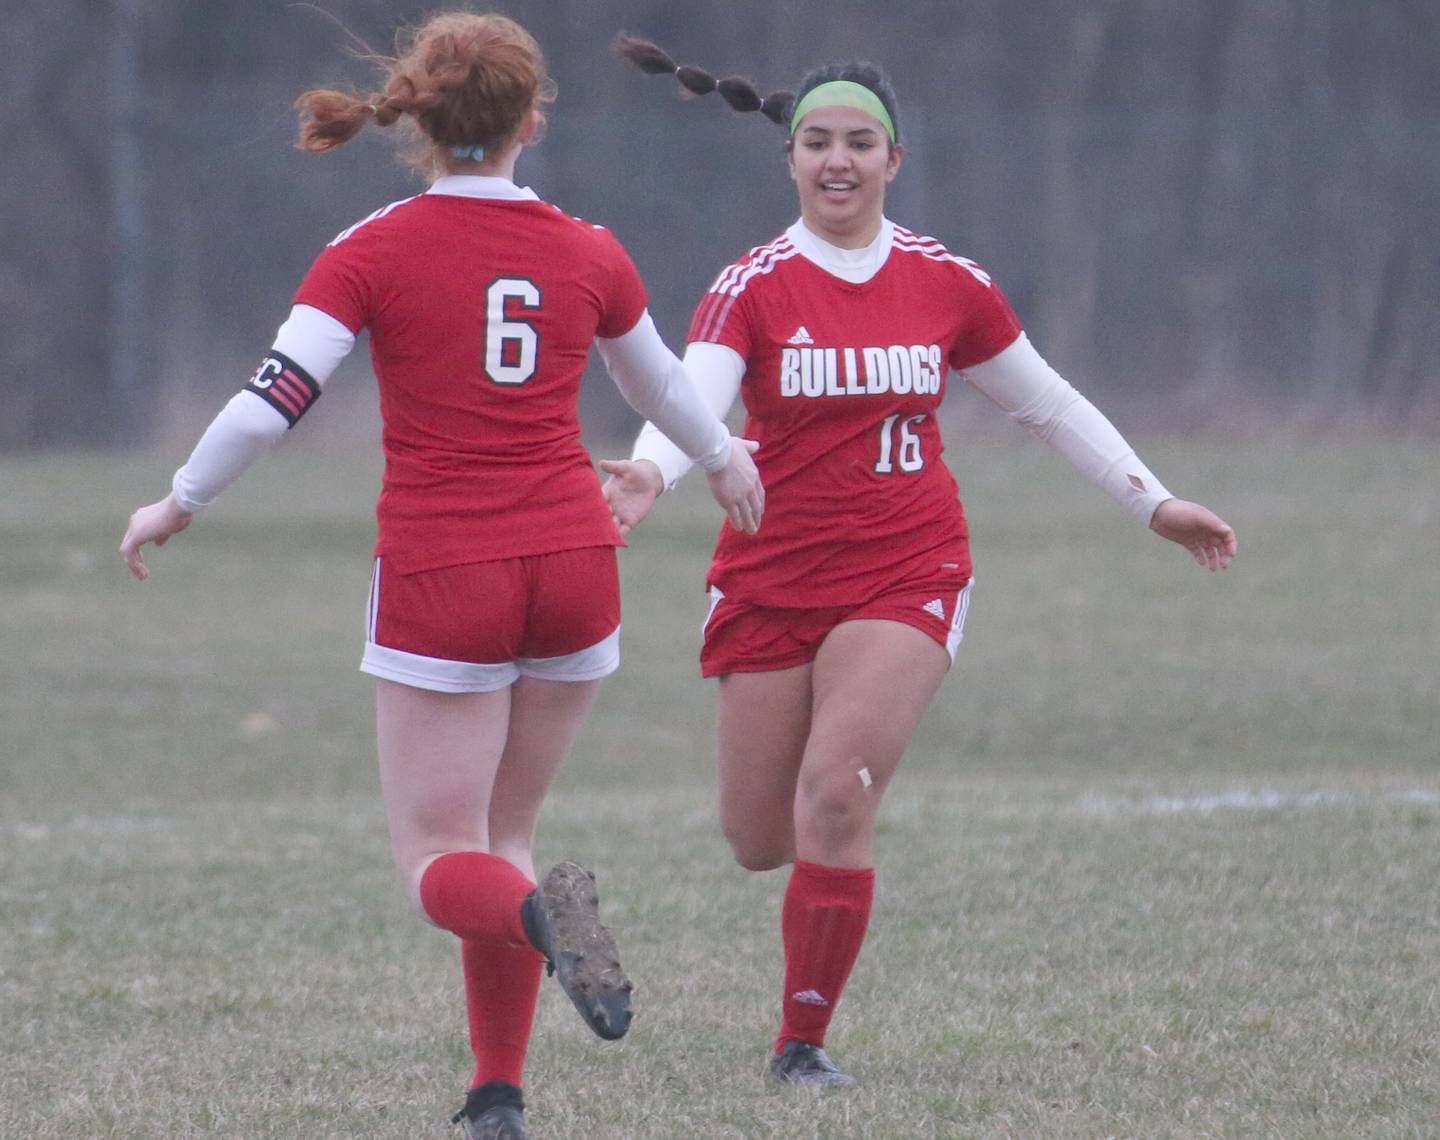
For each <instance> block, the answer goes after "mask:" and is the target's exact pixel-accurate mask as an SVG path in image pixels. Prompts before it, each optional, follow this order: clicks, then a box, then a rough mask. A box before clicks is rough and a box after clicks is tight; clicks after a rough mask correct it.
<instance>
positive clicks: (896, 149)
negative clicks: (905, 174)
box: [885, 143, 905, 182]
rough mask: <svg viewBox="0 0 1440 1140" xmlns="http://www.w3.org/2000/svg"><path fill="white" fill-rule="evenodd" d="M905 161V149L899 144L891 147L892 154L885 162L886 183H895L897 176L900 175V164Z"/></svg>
mask: <svg viewBox="0 0 1440 1140" xmlns="http://www.w3.org/2000/svg"><path fill="white" fill-rule="evenodd" d="M904 160H905V148H904V147H903V146H901V145H900V144H899V143H895V144H893V145H892V146H891V147H890V154H889V156H888V157H887V158H886V160H885V181H886V182H894V181H895V175H897V174H899V173H900V163H901V162H903V161H904Z"/></svg>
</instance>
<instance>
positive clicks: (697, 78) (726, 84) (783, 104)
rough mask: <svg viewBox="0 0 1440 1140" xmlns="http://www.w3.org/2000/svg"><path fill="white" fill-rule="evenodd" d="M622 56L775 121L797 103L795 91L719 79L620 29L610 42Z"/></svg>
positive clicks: (648, 71) (783, 118) (696, 91)
mask: <svg viewBox="0 0 1440 1140" xmlns="http://www.w3.org/2000/svg"><path fill="white" fill-rule="evenodd" d="M610 46H611V47H612V48H613V49H614V51H615V54H616V55H618V56H619V57H620V58H621V59H623V60H626V61H627V62H629V63H632V64H634V65H635V66H636V67H638V68H639V69H640V70H641V71H643V72H645V74H646V75H673V76H675V78H676V79H677V80H679V82H680V86H681V87H683V88H685V90H686V91H689V92H690V93H691V94H693V95H708V94H710V92H712V91H718V92H719V93H720V98H722V99H724V100H725V102H726V103H727V104H728V105H729V106H730V109H731V110H733V111H740V112H742V113H745V112H751V111H759V112H760V113H761V114H762V115H764V116H765V117H766V118H767V119H769V120H770V121H771V122H772V123H778V124H779V125H780V126H787V125H788V123H789V119H790V109H791V108H792V107H794V106H795V93H794V92H793V91H775V92H772V93H771V94H769V95H765V96H762V95H761V94H760V92H759V91H757V90H756V89H755V85H754V84H753V83H751V82H750V80H748V79H744V78H741V77H740V76H738V75H731V76H727V77H726V78H724V79H716V78H715V77H714V76H713V75H711V74H710V73H709V72H708V71H704V70H702V69H701V68H698V67H692V66H689V65H684V66H682V65H680V64H677V63H676V62H675V61H674V60H673V59H671V58H670V56H669V54H668V53H667V52H666V51H665V49H664V48H662V47H661V46H660V45H659V44H655V43H652V42H651V41H649V40H642V39H638V38H637V37H635V36H630V35H626V34H625V33H624V32H621V33H620V34H619V35H617V36H616V37H615V39H614V41H613V42H612V43H611V45H610Z"/></svg>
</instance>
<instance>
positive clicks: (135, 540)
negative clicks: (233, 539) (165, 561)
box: [120, 494, 195, 582]
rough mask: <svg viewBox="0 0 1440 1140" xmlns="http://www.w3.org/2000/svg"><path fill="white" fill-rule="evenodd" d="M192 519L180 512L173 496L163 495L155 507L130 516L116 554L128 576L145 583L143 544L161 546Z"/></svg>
mask: <svg viewBox="0 0 1440 1140" xmlns="http://www.w3.org/2000/svg"><path fill="white" fill-rule="evenodd" d="M194 517H195V516H194V515H192V514H191V513H190V512H189V511H187V510H184V509H182V508H181V506H180V504H179V503H177V502H176V501H175V496H174V495H173V494H170V495H166V496H165V497H164V498H163V499H161V500H160V501H159V502H158V503H151V504H150V505H149V506H148V507H141V508H140V509H139V510H138V511H136V512H135V513H134V514H133V515H131V516H130V525H129V526H128V527H126V528H125V537H124V539H122V540H121V542H120V553H121V554H123V555H124V556H125V561H126V562H127V563H129V565H130V573H132V574H134V575H135V577H137V578H139V579H140V581H142V582H143V581H145V579H146V578H148V577H150V571H149V570H148V569H147V568H146V566H145V558H144V555H142V554H141V553H140V548H141V547H142V546H144V545H145V544H146V543H147V542H153V543H154V544H155V545H156V546H164V545H165V544H166V543H167V542H169V541H170V536H171V535H172V534H179V533H180V532H181V531H182V530H184V529H185V528H186V527H187V526H189V525H190V520H191V519H193V518H194Z"/></svg>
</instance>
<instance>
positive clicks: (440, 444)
mask: <svg viewBox="0 0 1440 1140" xmlns="http://www.w3.org/2000/svg"><path fill="white" fill-rule="evenodd" d="M550 88H551V84H550V81H549V80H548V79H547V78H546V75H545V69H544V62H543V59H542V57H541V54H540V49H539V47H538V46H537V44H536V43H535V41H534V40H533V39H532V38H531V37H530V35H529V34H528V33H527V32H526V31H525V30H524V29H523V28H521V27H520V26H519V25H518V24H516V23H514V22H513V21H511V20H508V19H505V18H504V17H500V16H494V15H489V16H478V15H472V14H447V15H443V16H439V17H436V18H434V19H432V20H431V21H429V22H428V23H426V24H425V25H424V26H423V27H421V28H420V29H418V31H417V32H416V33H415V34H414V36H413V39H412V40H411V42H410V44H409V46H408V48H407V49H406V50H405V51H404V52H403V53H402V54H401V55H400V57H399V58H397V59H393V60H390V61H388V62H387V66H386V82H385V85H384V88H383V90H382V91H380V92H379V93H377V94H376V95H374V96H373V97H371V98H368V99H362V98H356V97H353V96H349V95H344V94H341V93H338V92H333V91H311V92H307V93H306V94H304V95H303V96H301V98H300V100H299V101H298V104H297V105H298V106H299V108H300V109H301V111H302V127H301V145H302V146H303V147H304V148H305V149H307V150H311V151H316V152H323V151H327V150H330V149H332V148H333V147H335V146H338V145H340V144H342V143H344V142H345V141H347V140H348V139H349V138H351V137H352V136H353V135H354V134H355V133H356V132H357V131H359V130H360V128H361V127H363V126H364V125H365V124H367V123H372V122H373V123H375V124H377V125H379V126H390V125H391V124H394V123H397V122H400V123H402V124H405V125H407V126H409V127H411V128H412V129H413V133H414V135H415V142H416V143H417V144H418V152H417V156H416V157H417V160H418V163H419V164H420V166H421V167H422V169H425V170H427V171H429V172H430V173H431V175H432V176H433V178H434V181H433V184H432V185H431V186H430V187H429V189H428V190H427V191H426V192H425V193H423V194H419V195H417V196H415V197H413V198H408V199H406V200H404V201H400V202H394V203H391V204H390V205H388V206H386V207H385V208H384V209H381V210H377V211H376V212H375V213H374V214H372V215H371V216H370V217H368V218H366V219H365V220H364V221H362V222H360V223H358V224H357V225H354V226H352V227H350V228H349V229H347V230H346V231H345V232H344V233H342V234H340V235H339V236H338V237H337V238H336V239H335V240H334V241H333V242H331V243H330V245H329V247H328V248H326V249H325V250H324V252H323V253H321V255H320V257H319V258H318V260H317V261H316V262H315V264H314V266H313V267H312V268H311V270H310V272H309V274H308V275H307V276H306V277H305V280H304V282H303V283H302V284H301V286H300V289H299V292H298V293H297V294H296V296H295V305H294V308H293V309H292V310H291V313H290V317H289V319H288V320H287V321H286V322H285V323H284V325H283V326H282V327H281V329H280V331H279V334H278V335H277V337H276V340H275V344H274V347H273V348H272V350H271V351H270V353H269V355H267V356H266V358H265V360H264V362H263V364H262V365H261V368H260V370H259V371H258V372H257V373H256V375H255V377H254V378H253V379H252V380H251V381H250V382H249V384H248V385H247V386H246V388H245V389H244V390H243V391H242V392H240V393H239V394H237V395H236V396H235V397H234V398H233V399H232V400H231V401H230V403H229V404H228V405H227V406H226V407H225V409H224V410H223V411H222V412H221V413H220V415H219V416H218V417H217V418H216V419H215V421H214V422H213V423H212V424H211V425H210V427H209V429H208V430H207V431H206V432H205V434H204V436H203V437H202V439H201V440H200V442H199V444H198V445H197V446H196V448H195V451H194V453H193V454H192V455H191V457H190V459H189V461H188V462H187V463H186V464H185V465H184V466H183V467H182V468H181V469H180V470H179V472H177V474H176V476H175V480H174V488H173V490H172V492H171V494H170V495H168V496H167V497H166V498H165V499H163V500H161V501H160V502H158V503H154V504H151V505H150V506H147V507H142V508H140V509H139V510H138V511H136V512H135V513H134V515H133V516H132V517H131V519H130V525H129V529H128V531H127V532H126V535H125V538H124V542H123V544H122V546H121V552H122V553H123V554H124V555H125V556H126V558H127V560H128V561H129V564H130V568H131V570H132V572H133V573H134V574H135V576H136V577H138V578H142V579H143V578H144V577H146V573H147V571H146V567H145V565H144V561H143V559H142V554H141V548H142V547H143V546H144V544H145V543H147V542H153V543H155V544H156V545H157V546H158V545H161V544H163V543H164V542H165V541H166V540H167V539H169V538H170V537H171V536H172V535H174V534H176V533H177V532H179V531H180V530H183V529H184V528H185V527H186V526H187V525H188V524H189V522H190V520H191V517H192V514H193V513H194V512H195V511H198V510H199V509H200V508H202V507H204V506H205V505H207V504H208V503H210V502H211V501H212V500H213V499H214V498H215V496H216V495H217V494H218V493H219V492H220V490H221V489H222V488H223V487H224V486H225V485H227V484H228V483H229V482H230V481H231V480H232V479H234V478H235V477H236V476H237V475H238V474H239V473H240V472H241V471H243V470H244V468H245V467H246V466H247V465H248V464H249V463H250V462H251V461H252V460H253V459H254V458H256V456H257V455H259V454H260V453H261V452H262V451H263V450H264V449H265V448H266V447H267V446H268V445H269V444H271V443H272V442H274V441H275V440H276V439H278V438H279V437H281V436H282V435H283V434H284V432H285V431H286V429H287V428H288V427H290V426H291V425H293V424H294V423H295V421H296V420H298V419H299V418H300V416H301V415H303V414H304V413H305V411H306V410H307V409H308V408H309V407H310V405H311V404H312V403H313V402H314V401H315V399H316V398H318V396H319V395H320V392H321V388H322V385H323V384H324V383H325V381H326V379H327V377H329V375H330V374H331V372H332V371H333V370H334V368H335V367H336V365H337V364H338V363H339V362H340V360H341V359H342V358H343V357H344V356H345V355H346V354H347V353H348V352H349V351H350V349H351V348H352V346H353V345H354V343H355V337H356V334H358V333H359V332H360V330H361V329H368V330H369V332H370V339H371V355H372V359H373V363H374V367H375V374H376V377H377V379H378V381H379V388H380V407H381V413H382V418H383V421H384V449H385V476H384V484H383V489H382V491H381V495H380V501H379V504H378V507H377V518H378V524H379V527H378V539H377V544H376V548H375V564H374V574H373V578H372V584H371V590H370V601H369V613H368V619H369V624H368V630H369V633H368V637H367V641H366V646H365V654H364V659H363V663H362V666H361V668H362V669H364V670H365V671H366V672H368V673H372V674H374V675H375V676H376V677H377V678H378V681H377V691H376V703H377V725H378V737H379V746H378V751H379V758H380V774H381V783H382V789H383V794H384V799H385V807H386V813H387V817H388V820H389V826H390V833H391V840H392V845H393V848H394V854H395V859H396V862H397V864H398V865H399V868H400V871H401V874H402V876H403V877H404V880H405V883H406V886H407V887H408V889H409V891H410V892H411V894H412V896H413V898H414V899H415V901H416V902H417V904H418V905H419V906H420V908H421V910H422V911H423V913H424V914H425V915H426V916H427V917H428V918H429V919H430V920H431V921H432V922H433V923H435V924H436V925H437V926H440V927H443V928H444V929H446V930H449V931H452V932H453V933H455V934H456V935H458V936H459V937H460V939H461V940H462V959H463V970H464V977H465V986H466V1001H467V1010H468V1015H469V1024H470V1036H471V1042H472V1044H473V1046H474V1051H475V1056H476V1069H475V1078H474V1081H473V1082H472V1084H473V1087H472V1089H471V1092H470V1095H469V1097H468V1098H467V1102H466V1105H465V1107H464V1109H463V1110H462V1111H461V1113H460V1115H459V1116H457V1118H456V1119H457V1121H458V1122H462V1123H463V1124H464V1127H465V1131H466V1135H467V1136H470V1137H475V1138H478V1137H481V1136H483V1137H485V1138H486V1140H516V1138H520V1137H523V1136H524V1135H525V1131H524V1124H523V1118H522V1111H523V1102H522V1100H521V1094H520V1083H521V1071H522V1067H523V1064H524V1060H525V1054H526V1050H527V1047H528V1040H529V1035H530V1029H531V1023H532V1020H533V1015H534V1009H535V1001H536V994H537V991H538V987H539V983H540V976H541V968H542V964H543V962H544V961H545V959H547V958H548V960H549V961H550V963H551V965H552V966H553V967H554V969H555V971H556V973H557V976H558V978H559V981H560V983H561V985H562V986H563V987H564V989H565V992H566V993H567V994H568V995H569V997H570V998H571V1000H572V1001H573V1002H574V1003H575V1005H576V1007H577V1008H578V1009H579V1010H580V1012H581V1014H582V1015H583V1016H584V1018H585V1020H586V1021H587V1023H588V1024H589V1025H590V1026H591V1028H593V1029H594V1030H595V1032H596V1033H598V1034H600V1035H601V1036H602V1037H606V1038H616V1037H619V1036H621V1035H622V1034H624V1032H625V1030H626V1028H627V1027H628V1025H629V1021H630V998H629V995H630V983H629V982H628V980H627V979H626V977H625V975H624V973H623V972H622V970H621V968H620V964H619V961H618V957H617V955H616V951H615V945H614V940H613V939H612V938H611V937H610V935H609V932H608V931H607V930H606V929H605V928H604V927H603V926H601V925H600V923H599V919H598V915H597V911H596V899H595V892H594V886H593V883H592V880H591V877H590V876H589V875H588V874H587V873H586V872H584V871H583V870H582V869H581V868H580V867H578V866H577V865H576V864H573V863H563V864H561V865H559V866H558V867H557V868H555V870H553V871H552V872H551V873H550V874H549V875H548V876H547V877H546V879H545V881H544V883H543V885H542V886H541V887H540V888H537V887H536V885H535V881H534V880H535V872H534V868H533V865H532V862H531V846H532V840H533V834H534V828H535V821H536V816H537V814H538V812H539V810H540V805H541V801H542V800H543V799H544V796H545V793H546V791H547V789H548V788H549V786H550V783H551V781H552V779H553V778H554V776H555V774H556V772H557V770H558V769H559V767H560V764H561V762H562V761H563V759H564V757H565V755H566V753H567V751H568V749H569V748H570V746H571V744H572V743H573V741H574V739H575V736H576V733H577V732H578V730H579V728H580V725H581V722H582V720H583V719H584V717H585V715H586V713H587V711H588V710H589V708H590V706H591V704H592V702H593V701H594V698H595V694H596V689H597V687H598V685H599V682H600V678H601V677H603V676H605V675H607V674H608V673H610V672H612V671H613V670H614V669H615V668H616V666H617V664H618V661H619V621H620V595H619V587H618V576H617V571H616V559H615V550H614V548H615V547H616V546H617V545H619V544H621V543H622V542H623V540H622V539H621V538H620V536H619V534H618V533H617V531H616V527H615V525H614V523H613V522H612V521H611V516H610V512H609V510H608V508H607V506H606V502H605V499H604V496H603V494H602V493H601V490H600V483H599V480H598V478H597V477H596V475H595V472H594V469H593V467H592V466H591V463H590V459H589V456H588V455H587V454H586V452H585V451H584V449H583V448H582V447H581V445H580V438H579V434H580V433H579V422H578V418H577V415H576V402H577V398H578V393H579V384H580V376H581V372H582V370H583V369H584V367H585V363H586V359H587V355H588V353H589V349H590V346H591V344H592V343H593V344H595V345H597V346H598V348H599V351H600V354H601V356H602V357H603V359H604V361H605V363H606V365H607V367H608V369H609V371H610V374H611V375H612V377H613V378H614V379H615V381H616V383H617V384H618V385H619V386H620V388H621V390H622V392H623V393H624V395H625V396H626V398H627V399H628V400H629V401H630V402H631V404H632V405H633V406H635V407H636V408H637V410H639V411H641V413H642V414H644V415H647V416H649V417H651V418H653V419H654V420H655V421H656V422H658V423H661V424H663V425H664V427H665V430H666V432H667V433H670V434H671V435H672V438H674V439H676V440H677V441H679V443H680V446H681V447H682V449H683V450H684V451H685V453H686V454H687V455H688V456H690V457H693V458H694V459H695V460H696V461H698V462H699V463H701V464H702V465H703V466H704V467H705V469H706V470H707V472H708V473H709V478H710V480H711V487H712V490H713V492H714V494H715V498H716V500H717V501H718V502H719V503H720V504H721V506H723V507H724V508H725V509H726V511H727V515H728V518H729V521H730V522H731V523H732V525H734V526H735V527H737V528H738V529H739V530H740V531H741V532H744V533H749V532H752V531H753V530H754V529H755V528H756V526H757V525H758V524H759V520H760V515H761V511H762V508H763V492H762V490H761V487H760V483H759V480H758V477H757V475H756V471H755V467H754V464H753V462H752V460H751V459H750V456H749V451H750V450H752V449H753V448H747V446H746V445H745V443H744V442H743V441H739V440H732V438H731V437H730V433H729V432H728V431H727V430H726V429H725V427H724V425H723V424H722V423H721V422H720V421H719V420H718V419H717V418H716V417H715V415H714V414H713V413H711V412H710V411H709V410H708V409H707V408H706V407H705V405H704V404H703V402H702V401H700V399H699V398H698V396H697V395H696V394H695V392H694V390H693V387H692V385H691V384H690V382H689V380H688V378H687V377H686V375H685V372H684V370H683V368H682V366H681V364H680V362H679V361H678V360H677V359H676V358H675V357H674V355H673V354H672V353H670V351H669V350H668V349H667V348H665V346H664V345H663V343H661V341H660V339H659V336H658V335H657V333H656V331H655V327H654V325H653V323H652V322H651V320H650V317H649V315H648V312H647V309H646V294H645V289H644V286H643V285H642V283H641V281H640V278H639V275H638V274H637V273H636V270H635V268H634V266H633V264H632V263H631V261H630V259H629V257H628V256H627V255H626V254H625V251H624V250H623V249H622V248H621V246H620V244H619V243H618V242H617V241H616V240H615V239H614V238H613V237H612V236H611V235H610V234H609V233H608V232H607V231H606V230H604V229H602V228H600V227H598V226H593V225H590V224H588V223H586V222H583V221H580V220H578V219H575V218H572V217H570V216H568V215H566V214H564V213H563V212H561V211H560V210H559V209H557V208H556V207H555V206H552V205H549V204H548V203H546V202H543V201H541V200H539V199H538V198H537V197H536V196H535V194H534V193H533V192H532V191H530V190H528V189H522V188H520V187H518V186H517V185H516V184H515V182H514V167H515V161H516V158H517V156H518V154H519V152H520V149H521V148H522V146H524V145H525V144H527V143H529V142H531V141H532V140H533V139H534V137H535V134H536V131H537V129H538V128H539V127H540V126H541V125H542V123H543V122H544V113H543V109H544V105H545V104H546V103H547V102H549V101H550V99H551V98H552V96H551V94H550Z"/></svg>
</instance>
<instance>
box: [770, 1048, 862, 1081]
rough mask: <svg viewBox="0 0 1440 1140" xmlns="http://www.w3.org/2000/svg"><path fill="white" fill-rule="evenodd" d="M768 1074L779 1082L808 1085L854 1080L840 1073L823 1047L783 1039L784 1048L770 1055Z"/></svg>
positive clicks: (846, 1074) (847, 1074)
mask: <svg viewBox="0 0 1440 1140" xmlns="http://www.w3.org/2000/svg"><path fill="white" fill-rule="evenodd" d="M770 1075H771V1076H772V1077H774V1078H775V1079H776V1080H777V1081H780V1082H781V1083H783V1084H787V1085H808V1086H810V1087H811V1088H827V1087H840V1086H844V1085H853V1084H854V1083H855V1078H854V1077H852V1076H851V1075H850V1074H849V1073H845V1072H842V1071H841V1070H840V1068H839V1067H838V1066H837V1065H836V1064H835V1062H834V1061H832V1060H830V1057H829V1055H828V1054H827V1053H826V1052H825V1050H824V1049H822V1048H820V1046H819V1045H812V1044H810V1042H808V1041H793V1040H792V1041H787V1042H785V1046H784V1048H782V1049H781V1050H780V1052H778V1053H776V1054H775V1056H773V1057H771V1058H770Z"/></svg>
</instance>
